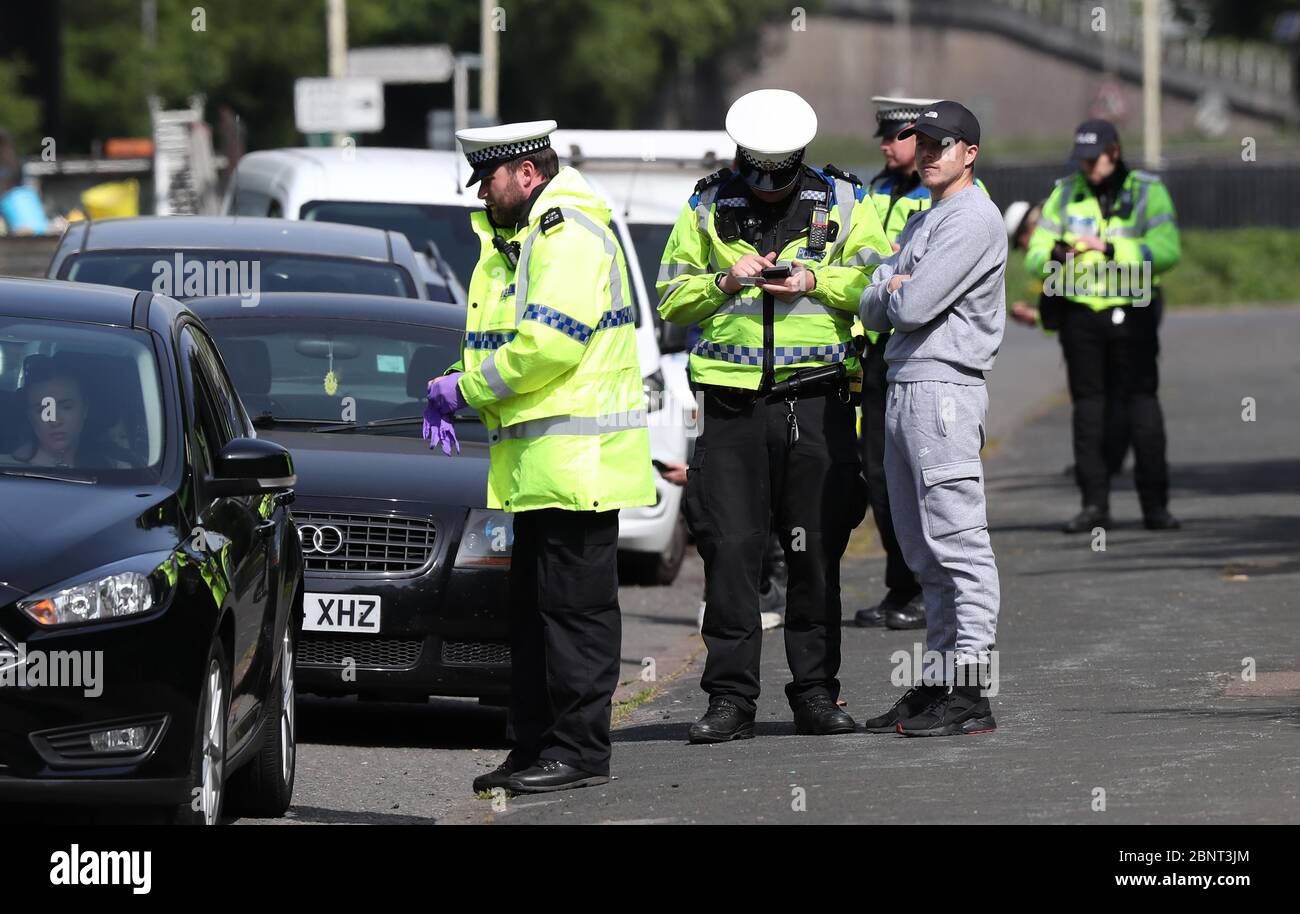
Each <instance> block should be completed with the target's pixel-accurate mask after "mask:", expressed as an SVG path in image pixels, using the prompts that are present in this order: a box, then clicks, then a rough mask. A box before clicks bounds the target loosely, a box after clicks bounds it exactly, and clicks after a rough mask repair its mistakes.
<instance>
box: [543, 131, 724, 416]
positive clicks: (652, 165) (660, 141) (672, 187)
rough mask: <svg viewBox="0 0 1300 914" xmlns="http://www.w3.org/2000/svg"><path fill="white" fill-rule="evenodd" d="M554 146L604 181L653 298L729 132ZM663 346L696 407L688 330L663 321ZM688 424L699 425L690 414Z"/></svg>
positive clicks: (578, 139)
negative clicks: (670, 248)
mask: <svg viewBox="0 0 1300 914" xmlns="http://www.w3.org/2000/svg"><path fill="white" fill-rule="evenodd" d="M551 145H552V146H553V147H554V148H555V151H556V153H557V154H558V155H559V157H560V161H561V162H563V163H565V164H566V165H573V166H574V167H575V168H577V169H579V170H580V171H581V172H582V173H583V174H584V175H586V176H588V177H589V178H591V179H592V180H593V181H598V182H599V183H600V187H601V190H602V192H603V193H604V194H605V196H606V199H607V200H608V201H609V204H610V208H611V209H612V210H613V211H614V213H615V215H616V216H620V217H622V219H623V220H624V222H626V223H627V228H628V233H629V235H631V237H632V244H633V246H634V247H635V248H636V253H637V259H638V261H639V262H640V264H641V271H642V278H643V280H644V282H645V284H646V288H647V289H649V290H650V294H651V295H652V296H655V280H656V279H657V278H658V275H659V261H660V260H661V258H662V257H663V251H664V247H665V246H666V245H667V244H668V236H669V235H670V234H671V233H672V229H673V224H674V223H675V222H676V221H677V217H678V215H680V213H681V211H682V207H683V206H685V205H686V201H687V200H689V199H690V197H691V194H692V193H694V192H695V185H696V183H697V182H698V181H699V180H700V178H703V177H705V176H706V175H709V174H712V173H713V172H715V171H717V170H718V169H719V168H723V167H727V166H729V165H730V164H731V162H732V160H733V159H734V158H735V153H736V143H735V141H734V140H732V139H731V137H729V136H728V135H727V133H726V131H724V130H557V131H555V132H554V133H553V134H551ZM655 298H656V302H657V296H655ZM656 319H657V315H656ZM659 343H660V349H661V351H662V353H663V358H664V378H665V383H666V384H667V385H668V387H669V389H670V390H671V391H672V392H673V395H674V397H675V398H676V399H677V400H678V401H679V402H682V403H688V404H690V405H691V407H694V405H695V398H694V396H693V395H692V393H691V390H690V382H689V380H688V378H687V354H686V344H687V339H686V331H685V330H684V329H683V328H681V327H675V326H673V325H672V324H662V323H661V326H660V329H659ZM688 421H698V420H696V419H695V417H694V415H693V414H692V415H691V417H690V419H688Z"/></svg>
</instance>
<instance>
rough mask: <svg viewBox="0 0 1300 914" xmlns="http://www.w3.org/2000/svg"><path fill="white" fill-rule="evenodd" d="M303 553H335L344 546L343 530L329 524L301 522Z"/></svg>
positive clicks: (300, 531) (299, 526) (299, 531)
mask: <svg viewBox="0 0 1300 914" xmlns="http://www.w3.org/2000/svg"><path fill="white" fill-rule="evenodd" d="M298 535H299V536H300V537H302V552H303V555H333V554H334V553H336V552H338V551H339V550H340V549H342V548H343V531H342V530H340V529H339V528H338V527H335V526H332V525H329V524H319V525H318V524H299V525H298Z"/></svg>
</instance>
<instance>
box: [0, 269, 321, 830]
mask: <svg viewBox="0 0 1300 914" xmlns="http://www.w3.org/2000/svg"><path fill="white" fill-rule="evenodd" d="M293 484H294V469H293V459H292V458H291V457H290V455H289V453H288V452H287V451H286V450H285V449H284V448H282V447H280V446H279V445H277V444H274V443H273V442H270V441H266V440H263V439H260V438H258V437H257V436H256V433H255V432H254V430H253V429H252V427H251V426H250V424H249V422H248V418H247V416H246V414H245V413H244V411H243V409H242V407H241V406H240V404H239V400H238V398H237V397H236V395H235V393H234V390H233V387H232V385H231V383H230V380H229V377H228V376H227V374H226V371H225V369H224V368H223V366H222V362H221V359H220V357H219V356H218V354H217V349H216V347H215V346H214V345H213V343H212V340H211V338H210V337H209V336H208V333H207V331H206V330H205V328H204V327H203V325H202V323H201V322H200V321H199V320H198V318H197V317H196V316H195V315H194V314H193V312H191V311H190V310H189V309H188V308H186V307H185V306H184V305H182V304H180V303H178V302H176V301H174V300H172V299H170V298H165V297H162V296H157V295H154V294H152V293H150V292H131V291H126V290H123V289H117V288H109V287H107V286H97V285H82V284H79V283H66V282H50V281H44V280H18V279H0V506H3V509H2V510H0V802H14V803H21V804H38V805H43V804H45V803H48V802H61V801H66V802H72V803H78V804H81V805H83V806H87V807H90V806H95V805H97V804H100V803H105V802H112V803H126V804H131V805H135V806H146V807H155V808H157V809H158V810H161V811H163V812H164V813H165V814H166V815H167V817H168V818H169V819H171V820H174V821H179V822H196V823H204V822H206V823H215V822H217V821H218V820H219V819H220V816H221V812H222V808H223V805H224V803H223V801H224V799H225V796H226V792H227V791H226V787H227V784H228V785H229V787H230V789H231V793H232V797H231V799H232V801H235V800H237V801H238V802H237V805H239V806H240V807H241V808H242V809H243V810H244V811H245V812H248V813H250V814H259V815H266V816H277V815H281V814H283V813H284V811H285V810H286V809H287V808H288V805H289V800H290V797H291V795H292V792H293V779H294V757H295V735H294V693H295V676H294V662H293V660H294V653H295V650H296V637H297V630H296V629H297V620H298V617H299V615H300V612H301V610H300V608H299V607H300V606H301V602H302V569H303V564H302V551H301V545H300V542H299V539H298V532H297V529H296V528H295V527H294V525H293V523H292V521H291V519H290V517H289V510H288V508H287V505H288V503H289V501H290V500H291V499H292V489H291V486H293ZM0 818H2V816H0Z"/></svg>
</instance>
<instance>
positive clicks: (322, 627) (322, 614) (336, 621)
mask: <svg viewBox="0 0 1300 914" xmlns="http://www.w3.org/2000/svg"><path fill="white" fill-rule="evenodd" d="M379 603H380V600H379V597H376V596H374V595H372V594H364V593H354V594H348V595H346V596H345V595H343V594H337V593H307V594H303V598H302V612H303V618H302V630H303V631H305V632H354V633H357V634H362V635H377V634H379Z"/></svg>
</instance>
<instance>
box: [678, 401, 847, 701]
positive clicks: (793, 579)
mask: <svg viewBox="0 0 1300 914" xmlns="http://www.w3.org/2000/svg"><path fill="white" fill-rule="evenodd" d="M788 413H789V409H788V407H787V405H786V404H785V402H783V401H777V402H775V403H769V402H767V401H766V400H765V399H754V396H753V393H752V392H751V391H741V390H736V391H734V392H732V391H731V390H730V389H727V388H723V389H721V390H720V389H718V388H712V387H710V388H705V389H704V416H703V424H702V426H701V432H702V434H701V437H700V438H699V439H698V440H697V441H696V443H695V452H694V454H693V455H692V456H691V462H690V472H689V473H688V475H687V481H686V517H687V522H688V524H689V525H690V529H691V533H692V534H693V535H694V537H695V541H696V545H697V547H698V548H699V551H700V556H701V558H703V559H704V573H705V585H704V598H705V609H704V629H703V635H704V644H705V647H706V648H707V649H708V659H707V660H706V661H705V665H704V675H703V677H702V678H701V682H700V685H701V687H702V688H703V689H704V691H705V692H707V693H708V694H709V696H710V697H714V698H716V697H721V696H726V697H727V698H729V699H731V700H732V701H734V702H735V703H736V705H737V706H739V707H740V708H742V709H743V710H745V711H748V712H752V711H754V709H755V706H756V702H757V700H758V694H759V651H760V648H761V646H762V631H761V628H760V624H759V586H760V582H761V580H762V575H763V554H764V552H765V550H766V548H767V541H768V533H769V530H771V529H773V528H775V530H776V533H777V535H778V537H779V538H780V540H781V545H782V547H783V548H784V550H785V556H786V564H787V567H788V583H787V591H786V611H785V652H786V660H787V662H788V664H789V666H790V673H791V676H792V681H791V682H790V683H789V684H788V685H787V686H786V689H785V692H786V698H787V700H788V701H789V702H790V704H791V706H795V705H797V704H799V703H800V702H802V701H804V700H806V699H807V698H809V697H811V696H812V695H814V694H816V693H818V692H820V693H824V694H826V695H828V696H830V698H831V699H832V700H833V699H835V698H838V697H839V692H840V683H839V679H838V678H837V676H838V674H839V669H840V566H839V563H840V557H841V556H842V555H843V554H844V548H845V546H847V545H848V539H849V533H850V532H851V531H852V529H853V528H854V527H856V526H857V525H858V524H859V523H861V522H862V518H863V516H864V515H865V513H866V492H865V488H866V486H865V483H864V481H863V479H862V469H861V463H860V462H859V459H858V452H857V442H856V441H855V440H854V439H855V436H854V427H853V426H854V410H853V407H852V406H849V405H848V404H847V403H842V402H840V401H839V400H838V399H837V398H836V396H835V395H833V394H832V395H829V396H820V397H809V398H806V399H803V400H799V401H798V402H796V403H795V415H796V416H797V417H798V423H799V439H798V441H797V442H796V443H795V444H793V445H791V444H790V443H789V439H788V432H787V429H788V419H787V416H788Z"/></svg>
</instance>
